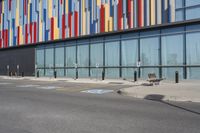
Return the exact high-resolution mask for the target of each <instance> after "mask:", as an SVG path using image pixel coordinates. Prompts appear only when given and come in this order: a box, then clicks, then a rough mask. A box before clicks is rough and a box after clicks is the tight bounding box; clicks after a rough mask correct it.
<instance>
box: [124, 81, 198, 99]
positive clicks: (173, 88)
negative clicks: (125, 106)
mask: <svg viewBox="0 0 200 133" xmlns="http://www.w3.org/2000/svg"><path fill="white" fill-rule="evenodd" d="M120 92H121V93H122V94H124V95H128V96H132V97H135V98H143V99H152V100H164V101H187V102H188V101H189V102H200V82H199V81H194V80H193V81H191V80H190V81H189V80H188V81H181V82H180V83H178V84H175V83H174V82H169V81H163V82H161V83H160V85H153V86H148V83H145V82H144V81H143V82H141V83H138V85H135V86H132V87H129V88H123V89H120Z"/></svg>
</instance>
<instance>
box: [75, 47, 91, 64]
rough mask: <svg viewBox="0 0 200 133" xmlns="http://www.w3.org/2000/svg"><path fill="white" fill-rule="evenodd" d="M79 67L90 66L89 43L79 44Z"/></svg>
mask: <svg viewBox="0 0 200 133" xmlns="http://www.w3.org/2000/svg"><path fill="white" fill-rule="evenodd" d="M77 59H78V67H88V66H89V45H79V46H78V51H77Z"/></svg>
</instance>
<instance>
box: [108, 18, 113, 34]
mask: <svg viewBox="0 0 200 133" xmlns="http://www.w3.org/2000/svg"><path fill="white" fill-rule="evenodd" d="M109 31H113V18H112V17H110V18H109Z"/></svg>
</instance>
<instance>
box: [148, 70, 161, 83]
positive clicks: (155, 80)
mask: <svg viewBox="0 0 200 133" xmlns="http://www.w3.org/2000/svg"><path fill="white" fill-rule="evenodd" d="M162 80H164V79H163V78H157V77H156V74H155V73H149V74H148V79H147V81H149V82H150V83H152V84H153V83H155V84H159V83H160V81H162Z"/></svg>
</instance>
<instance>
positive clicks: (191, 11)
mask: <svg viewBox="0 0 200 133" xmlns="http://www.w3.org/2000/svg"><path fill="white" fill-rule="evenodd" d="M199 2H200V1H199ZM199 12H200V6H198V7H193V8H188V9H186V20H190V19H197V18H200V13H199Z"/></svg>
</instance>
